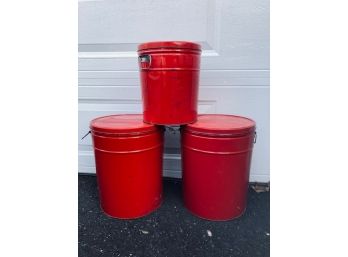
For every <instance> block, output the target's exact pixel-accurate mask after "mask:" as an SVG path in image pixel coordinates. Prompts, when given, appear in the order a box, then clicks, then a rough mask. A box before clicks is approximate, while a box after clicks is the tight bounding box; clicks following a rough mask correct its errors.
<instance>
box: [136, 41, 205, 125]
mask: <svg viewBox="0 0 348 257" xmlns="http://www.w3.org/2000/svg"><path fill="white" fill-rule="evenodd" d="M138 54H139V58H138V59H139V68H140V79H141V88H142V98H143V114H144V121H145V122H148V123H152V124H160V125H180V124H188V123H192V122H194V121H196V119H197V98H198V83H199V69H200V55H201V46H200V45H199V44H196V43H192V42H184V41H163V42H148V43H143V44H140V45H139V46H138Z"/></svg>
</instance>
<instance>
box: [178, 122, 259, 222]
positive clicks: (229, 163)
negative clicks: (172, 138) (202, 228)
mask: <svg viewBox="0 0 348 257" xmlns="http://www.w3.org/2000/svg"><path fill="white" fill-rule="evenodd" d="M253 140H254V131H251V133H248V134H247V135H239V136H236V137H230V136H220V135H209V136H207V135H202V134H195V133H191V132H189V131H187V130H185V129H183V130H182V170H183V195H184V204H185V206H186V208H187V209H188V210H190V211H191V212H192V213H193V214H195V215H197V216H199V217H201V218H204V219H208V220H230V219H233V218H236V217H239V216H240V215H242V214H243V212H244V211H245V209H246V203H247V191H248V182H249V172H250V163H251V156H252V147H253Z"/></svg>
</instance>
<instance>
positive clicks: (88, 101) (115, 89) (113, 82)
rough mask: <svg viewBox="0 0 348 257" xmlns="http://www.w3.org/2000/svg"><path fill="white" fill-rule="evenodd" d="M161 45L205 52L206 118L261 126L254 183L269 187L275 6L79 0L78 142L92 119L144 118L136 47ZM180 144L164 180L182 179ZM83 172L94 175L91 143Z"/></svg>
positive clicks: (173, 144) (209, 0) (85, 144)
mask: <svg viewBox="0 0 348 257" xmlns="http://www.w3.org/2000/svg"><path fill="white" fill-rule="evenodd" d="M156 40H161V41H163V40H187V41H196V42H199V43H200V44H202V46H203V53H202V64H201V77H200V89H199V112H200V113H224V114H237V115H244V116H248V117H251V118H253V119H254V120H255V121H256V123H257V133H258V139H257V143H256V145H255V148H254V155H253V161H252V167H251V177H250V180H251V181H258V182H268V181H269V171H270V167H269V1H268V0H264V1H262V0H190V1H187V0H186V1H185V0H176V1H169V0H123V1H111V0H110V1H109V0H104V1H103V0H95V1H93V0H85V1H82V0H80V1H79V138H81V137H82V136H83V135H84V134H85V133H86V132H88V130H89V128H88V125H89V121H90V120H91V119H92V118H95V117H97V116H101V115H108V114H117V113H140V112H141V111H142V105H141V92H140V84H139V83H140V82H139V74H138V63H137V53H136V47H137V45H138V44H139V43H140V42H145V41H156ZM178 139H179V135H178V134H172V133H171V132H167V133H166V144H165V145H166V147H165V156H164V176H170V177H181V170H180V169H181V164H180V144H179V140H178ZM79 172H81V173H95V165H94V157H93V151H92V146H91V138H90V136H88V137H86V138H85V139H84V140H80V141H79Z"/></svg>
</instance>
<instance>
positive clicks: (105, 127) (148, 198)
mask: <svg viewBox="0 0 348 257" xmlns="http://www.w3.org/2000/svg"><path fill="white" fill-rule="evenodd" d="M90 128H91V134H92V138H93V146H94V153H95V163H96V169H97V181H98V187H99V198H100V204H101V208H102V209H103V211H104V212H105V213H106V214H107V215H109V216H111V217H115V218H120V219H134V218H139V217H142V216H145V215H147V214H149V213H151V212H152V211H154V210H155V209H156V208H158V207H159V206H160V204H161V202H162V155H163V128H161V127H160V126H155V125H150V124H146V123H143V116H142V115H131V114H130V115H112V116H104V117H99V118H97V119H94V120H92V121H91V124H90Z"/></svg>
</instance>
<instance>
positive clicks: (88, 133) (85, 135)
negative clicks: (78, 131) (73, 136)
mask: <svg viewBox="0 0 348 257" xmlns="http://www.w3.org/2000/svg"><path fill="white" fill-rule="evenodd" d="M90 133H91V131H88V132H87V134H86V135H84V136H83V137H82V138H81V140H83V139H84V138H85V137H86V136H88V134H90Z"/></svg>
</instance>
